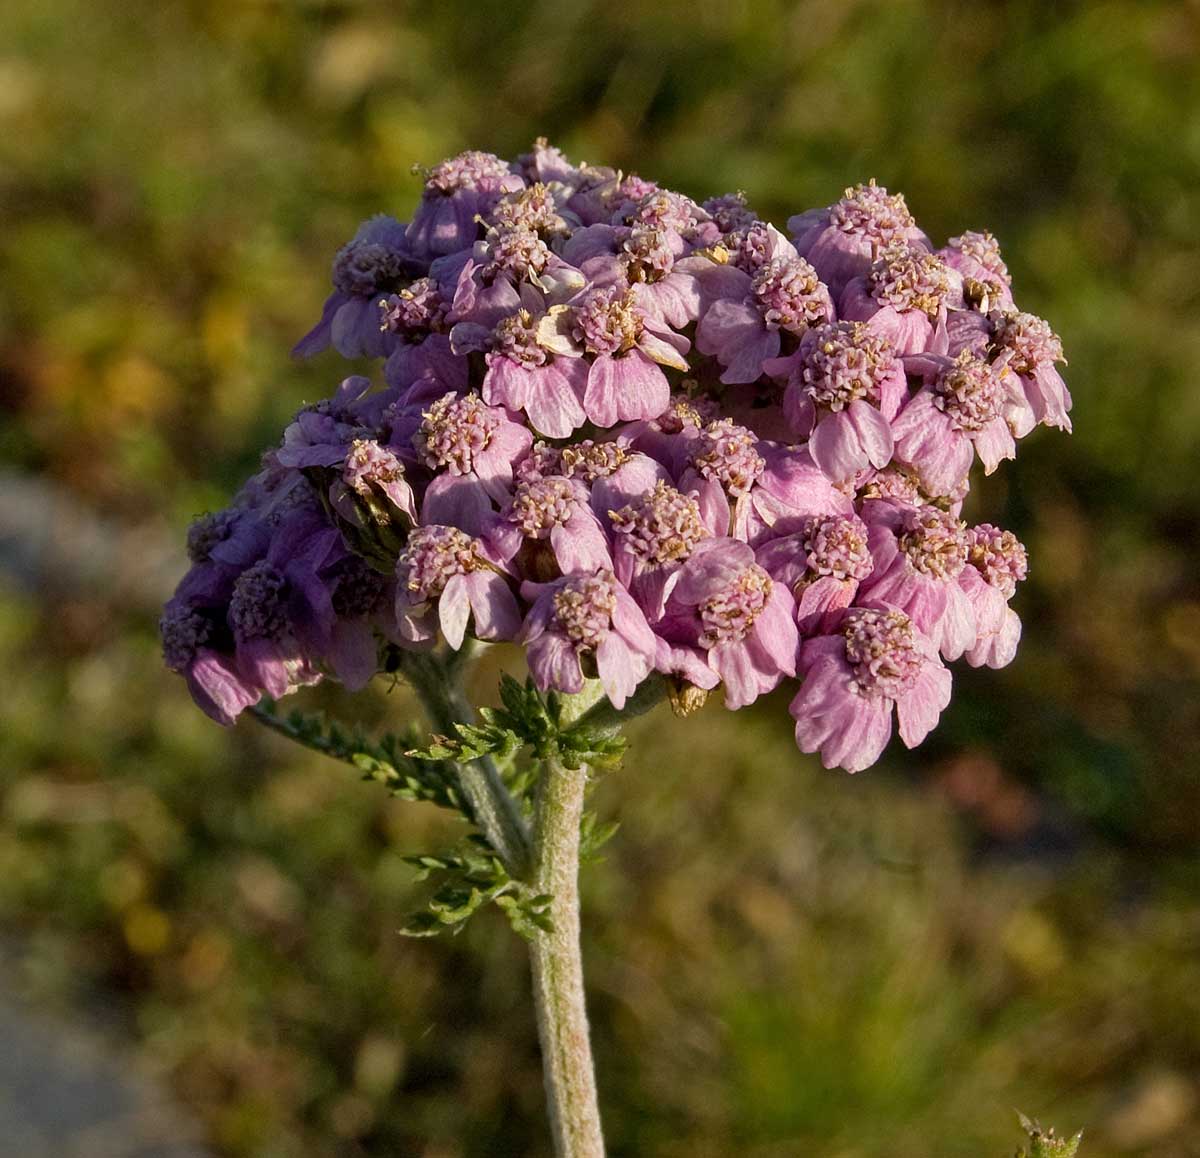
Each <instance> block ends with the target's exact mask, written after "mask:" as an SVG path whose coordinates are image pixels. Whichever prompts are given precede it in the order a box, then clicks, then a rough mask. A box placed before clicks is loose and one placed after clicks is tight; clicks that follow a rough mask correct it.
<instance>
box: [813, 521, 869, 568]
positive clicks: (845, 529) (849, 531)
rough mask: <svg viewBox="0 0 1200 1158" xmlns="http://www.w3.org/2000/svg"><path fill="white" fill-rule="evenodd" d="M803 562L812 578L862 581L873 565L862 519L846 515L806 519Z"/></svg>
mask: <svg viewBox="0 0 1200 1158" xmlns="http://www.w3.org/2000/svg"><path fill="white" fill-rule="evenodd" d="M802 536H803V544H804V553H805V562H806V563H807V566H808V571H809V574H810V575H812V576H823V575H828V576H831V577H832V578H834V579H841V580H847V579H854V580H862V579H865V578H866V577H867V576H868V575H870V573H871V569H872V567H873V566H874V564H873V562H872V560H871V551H870V548H869V547H868V546H867V528H866V527H865V526H864V525H863V523H862V520H860V519H857V518H854V517H851V516H846V515H826V516H820V517H816V518H812V519H809V520H808V522H807V523H806V524H805V525H804V530H803V532H802Z"/></svg>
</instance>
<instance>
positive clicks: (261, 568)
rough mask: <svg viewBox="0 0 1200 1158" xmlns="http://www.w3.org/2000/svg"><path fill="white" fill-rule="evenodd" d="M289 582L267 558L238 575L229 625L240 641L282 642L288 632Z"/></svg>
mask: <svg viewBox="0 0 1200 1158" xmlns="http://www.w3.org/2000/svg"><path fill="white" fill-rule="evenodd" d="M286 586H287V579H286V578H285V577H284V575H283V574H282V573H281V572H280V570H279V569H278V568H277V567H276V566H275V565H274V564H273V563H270V562H268V561H267V560H266V559H260V560H259V561H258V562H257V563H255V564H254V565H253V566H251V567H248V568H247V569H246V570H245V571H243V572H242V574H241V575H240V576H238V580H237V582H236V583H234V585H233V595H232V597H231V598H230V600H229V626H230V627H231V628H232V629H233V634H234V638H235V639H237V640H238V641H239V642H242V641H246V640H251V639H269V640H278V639H281V638H282V637H283V635H284V633H285V632H286V630H287V623H288V621H287V614H286V609H285V601H284V588H285V587H286Z"/></svg>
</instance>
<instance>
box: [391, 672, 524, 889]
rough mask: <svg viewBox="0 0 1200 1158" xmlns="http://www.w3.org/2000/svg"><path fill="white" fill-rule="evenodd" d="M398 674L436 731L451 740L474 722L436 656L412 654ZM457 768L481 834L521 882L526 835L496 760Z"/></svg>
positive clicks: (485, 759) (458, 688)
mask: <svg viewBox="0 0 1200 1158" xmlns="http://www.w3.org/2000/svg"><path fill="white" fill-rule="evenodd" d="M402 670H403V672H404V675H405V676H406V677H407V678H408V681H409V683H411V684H412V687H413V690H414V691H415V692H416V693H417V698H418V699H419V700H420V701H421V705H422V707H424V709H425V713H426V715H428V716H429V719H430V722H431V723H432V724H433V726H434V727H435V728H438V729H440V730H441V731H442V732H444V733H446V734H447V735H451V736H452V735H453V734H454V725H455V724H469V723H471V722H472V721H473V720H474V718H475V713H474V712H473V711H472V709H471V705H470V704H469V703H468V702H467V697H466V695H465V694H464V693H463V690H462V686H461V684H460V683H459V681H458V679H457V678H456V677H457V675H458V670H457V667H456V669H455V670H454V671H452V672H451V671H448V670H447V667H446V666H445V665H444V664H443V663H442V661H441V660H439V659H438V657H437V656H436V655H433V654H415V653H410V654H408V655H407V656H406V657H405V661H404V664H403V668H402ZM458 767H459V787H460V788H461V789H462V794H463V796H464V797H465V798H466V800H467V804H468V805H469V806H470V808H471V814H472V817H473V818H474V821H475V824H476V825H477V826H478V827H479V831H480V832H482V833H483V835H484V836H485V837H486V838H487V842H488V844H490V845H491V846H492V848H493V849H494V850H495V852H496V855H497V856H499V857H500V859H501V861H503V862H504V867H505V868H506V869H507V870H508V872H509V875H510V876H512V877H514V878H516V879H518V880H522V879H525V877H526V876H527V875H528V873H529V869H530V839H529V830H528V827H527V825H526V824H525V818H524V817H523V816H522V815H521V810H520V807H519V805H518V804H517V802H516V801H515V800H514V799H513V796H512V793H511V792H509V791H508V789H507V788H506V787H505V786H504V781H503V780H502V779H501V776H500V772H499V770H498V769H497V768H496V764H495V761H494V760H492V758H491V757H490V756H484V757H482V758H481V759H479V760H471V761H469V762H468V763H464V764H460V765H459V766H458Z"/></svg>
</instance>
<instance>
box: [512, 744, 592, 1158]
mask: <svg viewBox="0 0 1200 1158" xmlns="http://www.w3.org/2000/svg"><path fill="white" fill-rule="evenodd" d="M586 783H587V770H586V768H584V767H580V768H568V767H566V766H565V765H564V764H563V763H562V762H561V761H560V760H558V759H557V758H550V759H548V760H546V761H545V763H544V765H543V767H542V775H541V779H540V780H539V782H538V790H537V803H536V810H535V814H534V828H533V877H532V881H531V884H532V887H533V889H534V890H535V891H536V892H537V893H543V894H549V895H550V896H551V897H553V901H552V902H551V905H550V910H549V915H550V919H551V922H552V928H551V929H550V930H549V931H538V932H536V933H535V934H534V935H533V937H532V939H531V941H530V948H529V953H530V959H531V961H532V965H533V996H534V1004H535V1007H536V1010H537V1025H538V1037H539V1039H540V1041H541V1045H542V1068H543V1071H544V1073H545V1080H546V1102H547V1107H548V1110H549V1114H550V1129H551V1133H552V1135H553V1137H554V1152H555V1154H556V1155H557V1156H558V1158H603V1156H604V1138H603V1135H602V1133H601V1129H600V1108H599V1106H598V1104H597V1101H596V1077H595V1070H594V1067H593V1064H592V1048H591V1043H590V1041H589V1038H588V1021H587V1006H586V1004H585V1000H584V991H583V958H582V955H581V953H580V947H579V825H580V820H581V818H582V815H583V796H584V789H585V786H586Z"/></svg>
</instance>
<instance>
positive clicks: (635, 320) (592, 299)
mask: <svg viewBox="0 0 1200 1158" xmlns="http://www.w3.org/2000/svg"><path fill="white" fill-rule="evenodd" d="M644 322H645V316H644V314H643V313H642V311H641V310H640V309H639V308H638V306H637V302H636V300H635V299H634V296H633V294H632V293H631V292H630V291H628V290H622V289H620V288H618V287H616V286H611V287H609V288H607V289H595V290H592V291H591V293H589V294H588V295H587V297H585V298H584V300H583V301H582V302H580V303H579V304H578V305H576V306H574V307H573V327H572V328H573V336H574V338H575V340H576V341H577V342H578V343H579V344H580V345H581V346H582V347H583V348H584V349H585V350H587V351H588V353H590V354H624V353H626V352H628V351H629V350H632V349H633V348H634V347H635V346H636V345H637V344H638V339H639V338H640V337H641V336H642V329H643V326H644Z"/></svg>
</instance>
